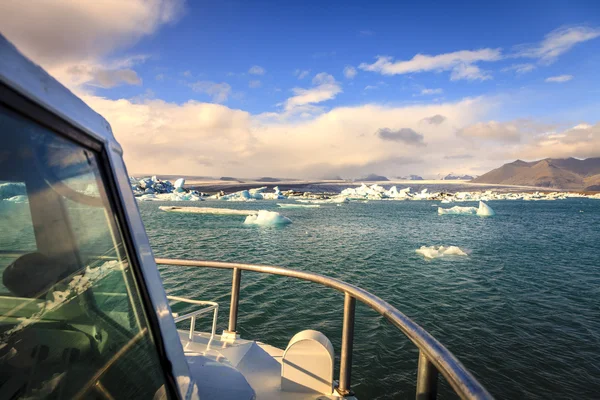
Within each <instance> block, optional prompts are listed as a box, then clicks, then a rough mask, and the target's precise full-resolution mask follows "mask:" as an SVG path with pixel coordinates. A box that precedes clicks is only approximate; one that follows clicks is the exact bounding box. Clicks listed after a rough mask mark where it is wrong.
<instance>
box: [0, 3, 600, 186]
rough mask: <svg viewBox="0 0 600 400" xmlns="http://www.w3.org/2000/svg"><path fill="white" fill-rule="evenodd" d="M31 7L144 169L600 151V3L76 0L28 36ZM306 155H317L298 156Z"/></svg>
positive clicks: (394, 171)
mask: <svg viewBox="0 0 600 400" xmlns="http://www.w3.org/2000/svg"><path fill="white" fill-rule="evenodd" d="M126 3H127V2H126ZM14 4H16V5H12V6H9V7H8V9H7V10H5V12H4V15H5V18H6V20H5V21H2V17H0V22H3V25H2V26H4V27H5V28H3V34H5V35H6V36H7V37H8V38H9V40H13V41H14V42H15V43H16V44H17V46H18V47H19V48H20V49H21V50H22V51H24V52H25V54H27V55H28V56H30V57H32V58H33V59H34V60H35V61H38V62H40V63H41V64H42V66H44V67H46V68H47V69H48V70H49V71H50V72H51V73H53V74H54V75H55V76H56V77H57V78H58V79H60V80H61V81H63V83H65V84H66V85H68V86H69V87H71V88H72V90H74V91H75V92H76V93H77V94H78V95H80V96H82V98H84V100H86V101H88V103H90V104H91V105H92V106H93V107H94V108H96V109H97V110H98V111H100V112H101V113H102V114H103V115H104V116H105V117H106V118H107V119H108V120H109V122H111V124H112V125H113V128H115V133H116V135H117V138H118V139H119V140H120V141H121V142H122V143H123V145H124V147H125V149H126V160H127V161H128V164H131V165H133V166H134V168H135V170H144V171H147V170H155V169H158V168H162V169H166V170H165V171H164V172H165V173H198V174H243V173H249V174H258V175H261V174H264V175H267V174H274V173H277V172H280V173H282V174H288V175H293V176H318V175H319V174H325V172H326V171H330V172H331V173H339V174H342V175H353V174H358V175H360V174H363V173H368V172H377V173H386V174H391V175H402V174H408V173H413V172H416V173H421V174H424V175H430V176H434V175H436V174H443V173H448V172H459V173H463V172H464V173H473V174H477V173H482V172H485V171H486V170H487V169H489V168H491V167H494V166H498V165H499V164H501V163H502V162H505V161H509V160H511V159H514V158H516V157H521V158H543V157H546V156H554V157H563V156H569V155H572V156H576V157H588V156H600V133H597V131H598V130H599V128H598V126H597V124H598V120H599V118H598V111H600V101H599V100H598V99H599V98H600V85H599V83H600V80H599V79H600V78H599V77H598V73H597V71H598V70H600V51H599V50H600V3H598V2H597V1H518V2H517V1H503V2H494V3H492V2H475V1H473V2H466V1H464V2H442V1H420V2H412V3H408V2H374V1H372V2H359V1H346V2H342V1H332V2H322V1H311V2H297V3H291V2H285V3H282V2H275V1H272V2H268V1H258V2H241V1H240V2H233V1H218V2H207V1H187V2H184V1H182V0H149V1H142V0H132V1H131V2H129V3H128V4H125V5H119V4H111V5H105V4H100V5H98V4H96V5H92V4H91V3H90V4H83V5H81V4H78V5H77V4H76V5H73V4H71V2H66V1H65V2H60V1H59V2H57V3H55V4H53V7H51V8H49V9H48V10H46V11H47V13H48V17H47V18H45V20H41V19H40V20H39V21H37V22H38V23H37V24H36V27H35V28H31V30H30V31H27V32H26V31H25V30H24V28H23V24H22V22H23V21H31V20H32V19H35V18H38V15H35V13H32V11H31V10H28V9H27V7H26V6H25V5H18V4H17V3H14ZM42 11H43V10H42ZM52 15H56V18H58V19H60V20H62V23H58V24H57V23H52V22H53V21H52ZM69 15H72V16H73V18H67V17H65V16H69ZM45 21H50V22H45ZM30 26H31V25H30ZM348 109H350V110H353V112H346V111H347V110H348ZM427 113H430V114H431V115H429V117H431V116H433V115H441V116H442V117H443V121H445V122H440V123H439V124H433V123H424V122H423V121H429V120H428V119H427V118H428V117H427V115H428V114H427ZM421 114H422V115H423V116H425V117H420V115H421ZM417 116H419V117H418V118H417ZM126 117H127V118H126ZM134 117H135V118H138V119H139V120H137V121H133V118H134ZM167 120H169V121H171V120H176V121H177V124H174V123H170V124H165V121H167ZM183 121H188V123H183ZM198 121H200V122H198ZM207 121H208V122H207ZM332 121H335V122H332ZM179 123H181V124H182V127H180V128H177V129H179V130H177V131H175V130H174V129H175V128H174V125H178V124H179ZM331 124H333V125H331ZM424 124H425V125H424ZM167 125H168V126H167ZM188 127H189V132H186V133H182V132H183V131H187V130H188ZM359 127H360V129H362V130H360V129H359ZM574 128H577V129H575V131H573V129H574ZM381 129H384V130H385V129H389V130H390V132H394V133H395V136H394V135H392V136H389V135H388V136H382V135H380V134H379V132H381ZM409 130H410V131H411V133H410V134H408V133H407V132H409ZM584 130H585V131H584ZM333 131H335V133H329V132H333ZM167 132H168V133H167ZM413 133H414V134H413ZM415 134H416V136H415ZM586 135H587V136H586ZM196 138H197V139H199V140H202V141H203V142H204V143H208V142H210V146H209V149H210V150H205V149H203V148H202V147H201V146H200V145H199V147H198V148H195V147H194V148H193V153H192V149H190V150H188V151H189V153H186V154H187V155H186V156H187V157H189V158H190V159H192V160H193V161H192V162H187V163H185V162H183V161H180V162H178V163H176V162H175V161H173V162H171V163H170V164H169V163H166V164H165V163H159V164H157V163H156V162H155V157H151V156H149V154H154V153H155V152H156V151H159V149H160V148H161V146H162V150H163V151H165V150H168V151H167V152H168V153H169V155H173V157H175V156H174V154H176V152H177V148H181V147H182V144H184V143H189V142H190V140H191V141H193V140H194V139H196ZM357 138H362V139H357ZM414 138H417V139H416V140H413V139H414ZM582 138H583V139H582ZM355 139H356V140H355ZM575 139H577V140H575ZM596 139H598V142H599V143H596ZM367 140H368V142H367ZM140 141H141V142H140ZM575 142H577V143H575ZM152 144H154V146H152ZM448 146H450V147H452V148H450V149H449V148H448ZM192 147H193V146H192ZM128 148H129V149H130V154H129V155H127V150H128ZM142 148H143V150H142ZM299 151H304V152H306V153H305V154H303V157H304V158H306V157H307V156H310V157H313V158H315V160H314V163H313V164H310V163H306V162H303V163H302V165H299V164H300V163H298V162H297V163H296V164H294V165H295V167H293V166H291V165H282V162H281V161H282V160H288V159H294V156H293V155H292V154H291V152H299ZM203 152H205V153H207V154H200V155H198V153H203ZM367 152H368V154H366V153H367ZM597 152H599V153H598V154H596V153H597ZM416 153H418V156H415V154H416ZM451 153H452V154H451ZM463 153H464V154H463ZM268 156H270V157H271V159H273V160H277V162H273V163H265V164H264V166H263V167H259V166H257V165H251V164H252V161H253V160H255V159H256V157H268ZM458 156H465V157H463V158H460V157H458ZM466 156H468V157H466ZM127 157H129V159H127ZM173 159H174V158H173ZM224 159H227V161H222V160H224ZM440 160H444V161H440ZM458 160H461V161H458ZM467 160H468V161H467ZM269 169H270V170H275V171H271V173H269ZM373 169H378V171H373Z"/></svg>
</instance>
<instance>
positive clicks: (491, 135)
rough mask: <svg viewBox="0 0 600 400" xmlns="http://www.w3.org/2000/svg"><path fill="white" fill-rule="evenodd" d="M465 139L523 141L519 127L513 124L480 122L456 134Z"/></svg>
mask: <svg viewBox="0 0 600 400" xmlns="http://www.w3.org/2000/svg"><path fill="white" fill-rule="evenodd" d="M456 135H457V136H460V137H463V138H472V139H483V140H495V141H499V142H518V141H519V140H520V139H521V132H520V129H519V126H518V125H517V124H515V123H513V122H497V121H489V122H478V123H476V124H473V125H469V126H466V127H464V128H462V129H459V130H458V131H457V132H456Z"/></svg>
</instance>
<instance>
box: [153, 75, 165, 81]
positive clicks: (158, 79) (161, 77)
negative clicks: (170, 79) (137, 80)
mask: <svg viewBox="0 0 600 400" xmlns="http://www.w3.org/2000/svg"><path fill="white" fill-rule="evenodd" d="M154 79H156V80H157V81H158V82H162V81H164V80H165V74H156V76H155V77H154Z"/></svg>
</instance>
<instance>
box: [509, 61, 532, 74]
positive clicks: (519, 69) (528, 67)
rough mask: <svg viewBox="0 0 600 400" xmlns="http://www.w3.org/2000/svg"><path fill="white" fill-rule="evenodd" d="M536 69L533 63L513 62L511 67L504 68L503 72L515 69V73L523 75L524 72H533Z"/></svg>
mask: <svg viewBox="0 0 600 400" xmlns="http://www.w3.org/2000/svg"><path fill="white" fill-rule="evenodd" d="M534 69H535V65H533V64H529V63H526V64H513V65H511V66H509V67H506V68H503V69H502V72H508V71H515V73H516V74H517V75H522V74H526V73H528V72H531V71H533V70H534Z"/></svg>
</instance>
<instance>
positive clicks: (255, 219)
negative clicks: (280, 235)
mask: <svg viewBox="0 0 600 400" xmlns="http://www.w3.org/2000/svg"><path fill="white" fill-rule="evenodd" d="M290 223H292V220H290V219H289V218H287V217H284V216H283V215H281V214H279V213H278V212H275V211H267V210H260V211H259V212H258V214H256V215H249V216H247V217H246V220H245V221H244V224H248V225H263V226H274V225H286V224H290Z"/></svg>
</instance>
